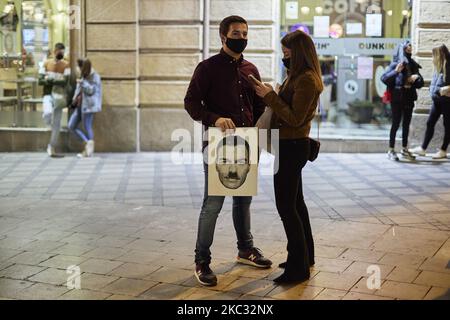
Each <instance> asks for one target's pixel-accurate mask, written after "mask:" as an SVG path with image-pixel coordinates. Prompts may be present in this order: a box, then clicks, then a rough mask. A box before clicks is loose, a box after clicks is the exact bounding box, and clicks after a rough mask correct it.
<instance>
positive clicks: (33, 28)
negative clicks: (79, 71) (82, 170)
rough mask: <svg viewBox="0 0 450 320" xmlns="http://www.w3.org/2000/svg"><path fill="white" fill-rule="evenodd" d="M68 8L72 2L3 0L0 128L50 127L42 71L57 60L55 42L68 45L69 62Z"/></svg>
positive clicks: (0, 12)
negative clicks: (41, 79) (47, 120)
mask: <svg viewBox="0 0 450 320" xmlns="http://www.w3.org/2000/svg"><path fill="white" fill-rule="evenodd" d="M68 7H69V0H33V1H28V0H0V127H17V128H46V127H47V125H46V122H45V121H44V119H43V97H44V94H45V92H44V91H45V90H48V87H47V88H46V87H45V86H44V85H42V81H41V83H39V71H40V70H42V69H43V68H44V66H45V65H46V64H48V61H47V60H54V59H55V57H54V50H53V49H54V46H55V44H56V43H63V44H64V45H65V46H66V52H65V54H66V55H65V57H64V60H66V62H67V63H68V54H69V50H70V48H68V45H69V30H68V27H67V26H68V21H69V18H68V14H67V9H68ZM66 112H67V111H65V113H66ZM62 123H63V125H66V124H67V115H65V116H63V122H62Z"/></svg>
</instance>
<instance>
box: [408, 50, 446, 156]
mask: <svg viewBox="0 0 450 320" xmlns="http://www.w3.org/2000/svg"><path fill="white" fill-rule="evenodd" d="M433 65H434V73H433V79H432V80H431V85H430V95H431V99H432V101H433V104H432V106H431V111H430V115H429V116H428V121H427V130H426V132H425V137H424V139H423V143H422V145H421V146H418V147H416V148H413V149H410V150H409V151H410V152H412V153H414V154H417V155H419V156H425V155H426V150H427V147H428V145H429V144H430V141H431V139H432V138H433V134H434V127H435V126H436V123H437V122H438V120H439V118H440V117H441V115H442V116H443V118H444V129H445V133H444V141H443V142H442V146H441V148H440V149H439V150H438V152H437V153H435V154H433V155H432V157H433V159H445V158H447V148H448V145H449V143H450V53H449V50H448V48H447V47H446V46H445V45H444V44H443V45H441V46H439V47H436V48H433Z"/></svg>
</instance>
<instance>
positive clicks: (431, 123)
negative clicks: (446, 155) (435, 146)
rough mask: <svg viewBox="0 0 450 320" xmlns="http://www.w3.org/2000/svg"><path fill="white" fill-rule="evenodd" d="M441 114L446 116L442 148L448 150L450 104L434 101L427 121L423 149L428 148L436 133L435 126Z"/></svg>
mask: <svg viewBox="0 0 450 320" xmlns="http://www.w3.org/2000/svg"><path fill="white" fill-rule="evenodd" d="M441 114H442V115H443V117H444V129H445V133H444V141H443V142H442V146H441V150H444V151H447V148H448V145H449V143H450V105H443V104H442V103H439V102H438V103H436V102H434V101H433V105H432V106H431V111H430V115H429V116H428V121H427V130H426V131H425V138H424V139H423V144H422V149H424V150H426V149H427V148H428V145H429V144H430V141H431V139H432V138H433V135H434V127H435V126H436V123H437V122H438V120H439V118H440V117H441Z"/></svg>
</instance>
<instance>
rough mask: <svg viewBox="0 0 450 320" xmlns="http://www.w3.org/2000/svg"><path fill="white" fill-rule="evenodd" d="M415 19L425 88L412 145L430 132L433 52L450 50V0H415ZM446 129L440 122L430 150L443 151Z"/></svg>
mask: <svg viewBox="0 0 450 320" xmlns="http://www.w3.org/2000/svg"><path fill="white" fill-rule="evenodd" d="M412 12H413V19H412V24H413V25H412V30H413V33H412V43H413V50H414V53H413V54H414V56H415V58H416V59H417V61H418V62H419V63H420V64H421V65H422V67H423V69H422V71H421V72H422V75H423V76H424V79H425V87H424V88H422V89H421V90H419V99H418V101H417V104H416V108H415V111H414V114H413V120H412V124H411V126H412V127H411V131H410V135H411V139H410V140H411V144H420V143H421V142H422V140H423V136H424V132H425V129H426V121H427V118H428V113H429V111H430V108H431V98H430V93H429V84H430V81H431V78H432V72H433V63H432V56H431V50H432V49H433V48H434V47H436V46H439V45H441V44H446V45H447V47H450V16H449V12H450V1H449V0H414V2H413V10H412ZM443 133H444V128H443V123H442V119H440V120H439V122H438V124H437V126H436V130H435V136H434V138H433V140H432V143H431V144H430V147H429V149H430V150H432V149H433V148H439V147H440V145H441V143H442V138H443Z"/></svg>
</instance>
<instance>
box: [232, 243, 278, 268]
mask: <svg viewBox="0 0 450 320" xmlns="http://www.w3.org/2000/svg"><path fill="white" fill-rule="evenodd" d="M237 262H239V263H242V264H247V265H249V266H253V267H257V268H270V267H271V266H272V261H270V260H269V259H267V258H264V256H263V254H262V252H261V250H260V249H258V248H252V249H250V250H248V251H239V253H238V256H237Z"/></svg>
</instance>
